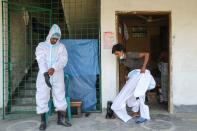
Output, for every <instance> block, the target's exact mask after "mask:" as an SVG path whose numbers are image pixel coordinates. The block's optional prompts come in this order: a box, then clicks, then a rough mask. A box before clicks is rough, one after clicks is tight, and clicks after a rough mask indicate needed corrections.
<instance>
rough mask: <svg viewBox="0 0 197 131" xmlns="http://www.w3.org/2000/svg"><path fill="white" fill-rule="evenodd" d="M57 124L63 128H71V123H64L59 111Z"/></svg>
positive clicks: (62, 114) (61, 113) (62, 115)
mask: <svg viewBox="0 0 197 131" xmlns="http://www.w3.org/2000/svg"><path fill="white" fill-rule="evenodd" d="M57 124H58V125H62V126H65V127H71V126H72V124H71V123H69V122H67V121H65V122H64V113H63V112H61V111H58V112H57Z"/></svg>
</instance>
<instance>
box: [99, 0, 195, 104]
mask: <svg viewBox="0 0 197 131" xmlns="http://www.w3.org/2000/svg"><path fill="white" fill-rule="evenodd" d="M196 5H197V1H196V0H122V1H120V0H101V40H102V41H101V42H102V50H101V54H102V55H101V58H102V103H103V107H106V101H107V100H113V99H114V97H115V95H116V93H117V88H118V84H117V81H116V80H117V77H118V75H117V73H118V72H117V65H116V58H115V57H114V56H113V55H112V54H111V50H110V49H103V32H105V31H112V32H114V33H115V32H116V30H115V29H116V28H115V11H171V13H172V36H173V37H174V39H172V49H171V50H172V56H171V57H172V59H171V60H172V61H171V62H172V65H173V66H172V67H171V71H172V85H171V86H172V89H173V94H172V95H173V98H172V100H173V104H174V105H197V95H196V92H197V87H196V84H197V81H196V77H197V59H196V58H195V56H196V55H197V8H196ZM188 98H192V99H188Z"/></svg>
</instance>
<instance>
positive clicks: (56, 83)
mask: <svg viewBox="0 0 197 131" xmlns="http://www.w3.org/2000/svg"><path fill="white" fill-rule="evenodd" d="M60 38H61V31H60V28H59V26H58V25H56V24H54V25H53V26H52V27H51V29H50V31H49V34H48V36H47V38H46V40H45V41H44V42H40V43H39V44H38V46H37V48H36V52H35V54H36V60H37V62H38V66H39V72H38V76H37V81H36V88H37V90H36V105H37V107H36V110H37V114H40V115H41V124H40V127H39V129H40V130H45V129H46V119H45V117H46V113H47V112H48V111H49V108H48V101H49V99H50V89H51V90H52V96H53V103H54V106H55V108H56V109H55V110H56V111H57V114H58V120H57V124H58V125H63V126H66V127H68V126H71V124H70V123H68V122H64V113H65V111H66V109H67V102H66V99H65V84H64V70H63V69H64V67H65V66H66V64H67V61H68V56H67V50H66V48H65V46H64V45H63V44H62V43H60V42H59V40H60ZM44 74H47V75H49V76H50V81H49V82H50V84H51V88H50V87H49V85H48V84H47V83H46V82H45V77H44Z"/></svg>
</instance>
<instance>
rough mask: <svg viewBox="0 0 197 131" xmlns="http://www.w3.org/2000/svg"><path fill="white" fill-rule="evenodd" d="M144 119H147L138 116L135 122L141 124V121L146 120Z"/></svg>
mask: <svg viewBox="0 0 197 131" xmlns="http://www.w3.org/2000/svg"><path fill="white" fill-rule="evenodd" d="M146 121H147V119H145V118H143V117H139V118H138V119H137V120H136V121H135V123H137V124H141V123H144V122H146Z"/></svg>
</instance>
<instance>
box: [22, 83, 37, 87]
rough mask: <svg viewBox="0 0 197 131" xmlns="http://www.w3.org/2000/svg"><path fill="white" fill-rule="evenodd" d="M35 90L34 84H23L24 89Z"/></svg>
mask: <svg viewBox="0 0 197 131" xmlns="http://www.w3.org/2000/svg"><path fill="white" fill-rule="evenodd" d="M29 88H30V89H36V83H31V82H27V83H25V84H24V89H29Z"/></svg>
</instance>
